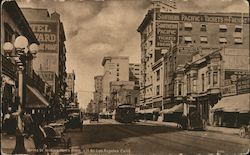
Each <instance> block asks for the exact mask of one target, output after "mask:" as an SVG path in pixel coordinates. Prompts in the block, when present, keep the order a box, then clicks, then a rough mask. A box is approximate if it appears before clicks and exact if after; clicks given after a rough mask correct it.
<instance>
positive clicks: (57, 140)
mask: <svg viewBox="0 0 250 155" xmlns="http://www.w3.org/2000/svg"><path fill="white" fill-rule="evenodd" d="M43 129H44V131H45V133H46V144H47V146H48V147H49V148H51V147H55V146H59V145H63V146H65V147H68V146H71V144H70V143H71V139H70V138H69V137H67V136H66V134H65V133H64V130H65V127H64V124H62V123H50V124H48V125H45V126H44V128H43Z"/></svg>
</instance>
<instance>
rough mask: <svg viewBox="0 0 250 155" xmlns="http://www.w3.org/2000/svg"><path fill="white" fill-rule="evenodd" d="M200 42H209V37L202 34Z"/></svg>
mask: <svg viewBox="0 0 250 155" xmlns="http://www.w3.org/2000/svg"><path fill="white" fill-rule="evenodd" d="M200 42H201V43H205V44H207V37H206V36H200Z"/></svg>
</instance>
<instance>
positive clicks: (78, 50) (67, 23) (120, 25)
mask: <svg viewBox="0 0 250 155" xmlns="http://www.w3.org/2000/svg"><path fill="white" fill-rule="evenodd" d="M16 1H17V3H18V5H19V7H21V8H27V7H29V8H47V9H48V10H49V12H50V13H52V12H54V11H56V12H58V13H59V14H60V18H61V21H62V22H63V25H64V30H65V34H66V42H65V44H66V49H67V54H66V57H67V61H66V67H67V72H72V70H74V72H75V74H76V91H77V92H78V100H79V103H80V106H81V107H83V108H85V107H86V106H87V104H88V103H89V101H90V99H92V98H93V91H94V76H97V75H103V67H102V66H101V62H102V59H103V57H104V56H116V55H118V56H129V61H130V63H140V34H139V33H138V32H137V31H136V30H137V28H138V26H139V25H140V24H141V22H142V20H143V18H144V17H145V15H146V13H147V11H148V9H149V7H150V0H16ZM176 7H177V9H178V11H181V12H198V11H199V12H239V11H242V12H248V10H249V4H248V3H247V1H246V0H176Z"/></svg>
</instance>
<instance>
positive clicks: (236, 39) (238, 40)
mask: <svg viewBox="0 0 250 155" xmlns="http://www.w3.org/2000/svg"><path fill="white" fill-rule="evenodd" d="M234 43H235V44H242V43H243V41H242V39H241V38H234Z"/></svg>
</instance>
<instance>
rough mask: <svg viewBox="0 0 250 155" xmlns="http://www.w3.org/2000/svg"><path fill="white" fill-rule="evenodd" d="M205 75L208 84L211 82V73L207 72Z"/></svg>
mask: <svg viewBox="0 0 250 155" xmlns="http://www.w3.org/2000/svg"><path fill="white" fill-rule="evenodd" d="M207 76H208V78H207V80H208V84H209V85H210V83H211V73H210V72H208V74H207Z"/></svg>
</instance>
